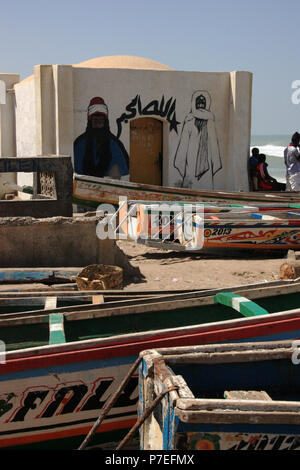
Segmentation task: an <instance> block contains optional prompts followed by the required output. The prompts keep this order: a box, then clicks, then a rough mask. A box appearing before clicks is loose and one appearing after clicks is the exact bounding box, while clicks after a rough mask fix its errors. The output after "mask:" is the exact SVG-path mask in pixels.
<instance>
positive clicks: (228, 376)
mask: <svg viewBox="0 0 300 470" xmlns="http://www.w3.org/2000/svg"><path fill="white" fill-rule="evenodd" d="M299 345H300V342H299V341H298V342H296V343H295V342H290V341H287V342H270V343H265V342H258V343H245V344H216V345H209V346H193V347H183V348H167V349H166V348H162V349H157V350H156V349H152V350H148V351H145V352H143V353H141V357H142V363H141V365H140V378H139V382H140V391H141V395H140V402H139V415H141V416H142V415H143V414H144V412H145V409H146V408H149V407H150V406H152V404H153V402H154V399H155V398H157V397H159V404H158V406H156V407H155V408H154V411H153V412H152V413H151V415H150V416H149V417H148V418H147V420H146V421H145V422H144V424H143V425H142V428H141V430H140V442H141V449H143V450H148V451H152V450H177V451H185V453H188V451H195V450H231V451H232V450H300V401H299V387H300V376H299V370H298V367H297V364H299V354H300V349H299ZM168 389H169V392H168Z"/></svg>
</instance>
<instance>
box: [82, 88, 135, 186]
mask: <svg viewBox="0 0 300 470" xmlns="http://www.w3.org/2000/svg"><path fill="white" fill-rule="evenodd" d="M74 169H75V173H77V174H80V175H90V176H98V177H104V176H107V177H110V178H115V179H120V178H121V176H126V175H128V174H129V156H128V154H127V152H126V150H125V147H124V145H123V144H122V142H121V141H120V140H119V139H118V138H117V137H116V136H115V135H113V134H112V133H111V132H110V129H109V120H108V108H107V106H106V104H105V102H104V100H103V98H100V97H98V96H96V97H95V98H93V99H91V101H90V103H89V107H88V113H87V127H86V131H85V132H84V133H83V134H81V135H80V136H79V137H77V139H76V140H75V142H74Z"/></svg>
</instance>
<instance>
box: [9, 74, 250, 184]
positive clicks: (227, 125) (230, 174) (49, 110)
mask: <svg viewBox="0 0 300 470" xmlns="http://www.w3.org/2000/svg"><path fill="white" fill-rule="evenodd" d="M33 82H34V87H35V90H34V95H33V91H32V88H31V87H30V85H29V84H28V83H26V81H25V82H23V83H21V84H20V85H18V87H17V90H18V92H17V93H16V100H17V115H18V113H19V116H22V114H23V111H24V110H25V111H26V115H28V116H30V108H31V107H32V104H33V103H32V100H33V96H34V99H35V106H34V107H33V108H34V110H33V108H32V122H30V123H28V124H26V125H25V123H22V124H21V123H20V125H18V129H17V148H18V154H20V153H19V152H20V151H23V150H25V151H26V149H28V144H29V140H30V139H31V140H32V137H33V135H34V130H33V126H34V125H35V146H32V147H31V148H32V149H33V148H34V149H35V150H36V152H37V154H49V153H55V154H71V155H73V148H74V147H73V145H74V141H75V140H76V139H77V138H78V137H79V136H82V134H84V133H85V129H86V124H87V109H88V105H89V103H90V101H91V99H92V98H94V97H101V98H102V99H103V100H104V102H105V105H106V106H107V109H108V117H109V124H110V130H111V132H112V134H114V136H115V137H116V138H118V139H119V141H120V142H121V143H122V144H123V145H124V147H125V149H126V151H127V152H128V154H129V158H130V121H131V120H132V119H136V118H142V117H146V116H147V117H148V116H149V117H153V118H156V119H159V120H162V121H163V133H164V135H163V184H164V185H165V186H180V185H184V186H188V187H191V188H194V189H198V188H199V189H224V190H248V188H249V186H248V174H247V159H248V152H249V147H250V125H251V89H252V75H251V73H249V72H224V73H206V72H184V71H172V70H131V69H99V68H97V69H91V68H80V67H72V66H68V65H67V66H64V65H55V66H48V65H43V66H36V67H35V68H34V77H33ZM198 91H201V93H198V95H199V94H202V95H203V96H205V97H206V106H207V103H208V102H210V105H209V106H207V108H206V109H204V110H203V112H204V111H206V116H209V117H205V118H204V119H200V117H202V115H203V114H201V112H200V111H199V110H198V111H197V110H195V98H194V102H193V101H192V97H193V96H194V97H195V95H194V94H195V92H198ZM26 95H27V98H26ZM29 103H30V104H29ZM208 108H209V109H208ZM17 122H19V120H18V121H17ZM27 126H28V129H30V132H29V133H30V137H29V135H28V131H27V130H26V128H27ZM197 126H198V127H197ZM203 149H204V151H203ZM203 155H204V157H203ZM186 162H188V163H189V168H190V174H189V175H187V174H186V178H185V179H184V180H183V176H184V173H185V165H186ZM212 169H213V171H212ZM201 175H202V176H201ZM123 177H124V179H126V178H127V179H128V178H129V179H130V175H129V176H128V177H126V175H124V176H123Z"/></svg>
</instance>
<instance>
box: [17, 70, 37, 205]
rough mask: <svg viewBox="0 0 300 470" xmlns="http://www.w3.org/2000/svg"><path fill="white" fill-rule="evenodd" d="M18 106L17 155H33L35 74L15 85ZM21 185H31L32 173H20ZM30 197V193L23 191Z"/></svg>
mask: <svg viewBox="0 0 300 470" xmlns="http://www.w3.org/2000/svg"><path fill="white" fill-rule="evenodd" d="M14 90H15V100H16V103H17V106H16V111H15V114H16V155H17V156H18V157H33V156H35V155H37V142H36V99H35V80H34V76H32V77H29V78H28V79H26V80H23V81H22V82H20V83H18V84H17V85H15V87H14ZM17 184H18V185H19V186H25V185H26V186H31V185H32V174H30V173H18V175H17ZM23 197H24V198H27V199H29V195H27V196H26V195H25V194H24V193H23Z"/></svg>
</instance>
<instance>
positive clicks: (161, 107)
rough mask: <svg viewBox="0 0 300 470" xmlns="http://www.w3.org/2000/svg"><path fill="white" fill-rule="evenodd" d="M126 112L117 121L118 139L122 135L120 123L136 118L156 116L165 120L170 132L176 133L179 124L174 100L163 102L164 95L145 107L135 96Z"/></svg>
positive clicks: (138, 97)
mask: <svg viewBox="0 0 300 470" xmlns="http://www.w3.org/2000/svg"><path fill="white" fill-rule="evenodd" d="M125 109H126V112H124V113H122V114H121V116H120V117H119V118H118V119H117V126H118V133H117V137H118V138H119V137H120V135H121V133H122V123H123V122H125V123H127V122H128V121H129V120H130V119H135V118H136V117H137V116H158V117H160V118H162V119H165V120H166V121H168V123H169V124H170V128H169V130H170V132H171V131H172V130H174V131H175V132H176V133H178V130H177V126H178V124H180V122H178V121H177V119H176V99H175V98H173V97H171V98H169V99H168V100H167V101H166V102H165V97H164V95H163V96H162V97H161V99H160V100H155V99H154V100H151V101H150V102H149V103H147V104H146V105H145V106H144V104H142V100H141V97H140V95H136V96H135V97H134V98H133V99H132V100H131V101H130V103H128V105H127V106H126V108H125Z"/></svg>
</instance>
